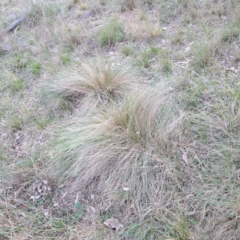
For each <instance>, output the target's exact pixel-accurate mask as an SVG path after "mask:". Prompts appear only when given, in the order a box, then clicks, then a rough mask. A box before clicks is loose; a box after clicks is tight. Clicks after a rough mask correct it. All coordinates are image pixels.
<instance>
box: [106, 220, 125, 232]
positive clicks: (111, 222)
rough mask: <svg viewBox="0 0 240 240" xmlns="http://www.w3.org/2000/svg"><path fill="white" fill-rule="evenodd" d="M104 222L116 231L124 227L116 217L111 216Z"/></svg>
mask: <svg viewBox="0 0 240 240" xmlns="http://www.w3.org/2000/svg"><path fill="white" fill-rule="evenodd" d="M103 224H104V225H105V226H107V227H108V228H111V229H113V230H116V231H119V230H120V229H121V228H123V227H124V226H123V225H122V224H121V223H120V222H119V220H118V219H116V218H109V219H107V220H106V221H105V222H104V223H103Z"/></svg>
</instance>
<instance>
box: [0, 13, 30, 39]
mask: <svg viewBox="0 0 240 240" xmlns="http://www.w3.org/2000/svg"><path fill="white" fill-rule="evenodd" d="M24 19H25V17H21V18H19V19H17V20H15V21H14V22H12V23H11V24H10V25H9V26H8V27H7V28H5V29H4V30H3V31H2V32H0V36H1V35H2V34H4V33H7V32H10V31H12V30H13V29H14V28H15V27H17V25H19V24H20V23H21V22H22V21H23V20H24Z"/></svg>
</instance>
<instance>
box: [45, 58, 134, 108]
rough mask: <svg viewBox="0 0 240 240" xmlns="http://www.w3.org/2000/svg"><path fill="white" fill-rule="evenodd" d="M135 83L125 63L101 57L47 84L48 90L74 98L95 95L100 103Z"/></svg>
mask: <svg viewBox="0 0 240 240" xmlns="http://www.w3.org/2000/svg"><path fill="white" fill-rule="evenodd" d="M135 83H136V82H135V81H134V80H131V74H130V71H129V69H128V67H127V66H125V65H124V64H123V65H121V66H120V65H116V64H112V63H106V62H104V60H102V61H101V60H97V61H92V62H87V63H83V64H82V65H81V66H80V67H79V68H77V67H75V68H73V69H71V70H70V71H69V70H65V71H63V72H62V74H60V76H59V80H56V81H54V82H53V83H52V84H51V85H50V87H49V86H47V87H46V88H45V92H46V93H47V94H50V95H51V96H53V97H57V98H59V97H60V98H63V99H66V100H70V101H73V102H79V101H80V100H82V102H84V100H86V101H89V100H90V101H91V99H94V100H95V103H96V104H97V103H105V102H106V101H111V99H113V98H115V99H118V98H119V97H121V96H122V95H123V94H124V93H125V92H126V91H128V90H131V89H134V88H135V87H136V84H135ZM87 99H88V100H87Z"/></svg>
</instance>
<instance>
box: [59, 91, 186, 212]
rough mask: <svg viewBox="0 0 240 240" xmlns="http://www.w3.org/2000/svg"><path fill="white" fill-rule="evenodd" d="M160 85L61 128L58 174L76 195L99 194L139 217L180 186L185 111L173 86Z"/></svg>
mask: <svg viewBox="0 0 240 240" xmlns="http://www.w3.org/2000/svg"><path fill="white" fill-rule="evenodd" d="M157 89H158V91H155V90H153V89H148V90H147V91H144V92H143V93H140V94H139V93H138V94H137V95H134V96H132V97H127V98H126V99H125V100H124V101H123V103H121V104H113V105H112V106H111V107H108V108H107V109H98V110H96V111H95V112H94V113H93V114H92V116H90V117H87V118H82V119H79V118H75V119H72V120H71V121H70V122H69V123H68V126H66V127H64V129H65V130H63V131H60V132H59V134H58V136H57V138H56V141H55V154H56V155H55V160H57V166H58V174H59V175H58V176H61V179H62V180H66V179H71V186H69V187H70V188H71V191H72V193H74V192H78V191H83V192H85V193H86V194H91V193H92V194H97V195H98V196H99V198H100V199H102V198H103V199H105V200H106V201H109V202H112V201H114V202H115V206H114V207H115V208H116V209H121V208H124V209H126V212H125V210H124V212H125V213H126V214H129V213H130V212H131V211H133V212H134V213H135V214H137V215H138V214H141V213H143V212H144V211H145V210H144V209H145V208H146V207H147V206H149V204H150V205H151V204H154V203H155V202H156V201H160V202H161V200H160V199H161V198H162V197H163V195H164V194H163V192H164V191H165V190H166V188H174V187H175V186H176V184H177V181H178V180H177V179H178V177H179V176H178V173H174V174H173V172H175V171H176V168H175V167H174V166H175V165H179V164H180V163H177V162H175V161H174V155H176V154H177V152H175V151H176V149H175V146H176V143H177V141H178V140H179V130H180V129H179V126H180V125H181V122H182V120H183V115H182V114H181V113H180V112H179V109H178V108H177V106H176V105H175V104H174V102H172V100H171V97H170V96H169V89H166V86H160V87H158V88H157ZM180 165H181V164H180ZM159 182H161V184H160V186H159ZM164 189H165V190H164ZM162 194H163V195H162ZM131 206H132V207H131ZM133 206H134V207H133ZM130 208H133V209H132V210H131V209H130Z"/></svg>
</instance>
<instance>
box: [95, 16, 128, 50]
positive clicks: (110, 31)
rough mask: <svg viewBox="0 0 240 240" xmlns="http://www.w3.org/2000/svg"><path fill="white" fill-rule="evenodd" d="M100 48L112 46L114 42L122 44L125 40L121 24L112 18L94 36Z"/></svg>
mask: <svg viewBox="0 0 240 240" xmlns="http://www.w3.org/2000/svg"><path fill="white" fill-rule="evenodd" d="M96 37H97V41H98V43H99V44H100V46H102V47H104V46H112V45H114V44H115V43H116V42H122V41H123V40H124V39H125V33H124V28H123V25H122V23H121V22H120V21H119V20H118V19H116V18H113V19H111V20H109V22H107V23H106V24H105V25H104V26H103V27H102V28H101V29H99V31H98V32H97V34H96Z"/></svg>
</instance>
